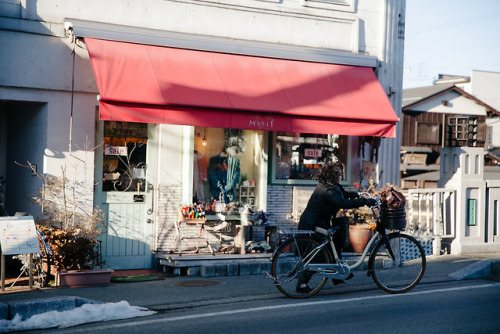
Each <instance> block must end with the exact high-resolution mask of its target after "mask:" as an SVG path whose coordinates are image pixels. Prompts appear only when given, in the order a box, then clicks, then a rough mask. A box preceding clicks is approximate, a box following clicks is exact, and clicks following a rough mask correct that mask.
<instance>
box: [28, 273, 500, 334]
mask: <svg viewBox="0 0 500 334" xmlns="http://www.w3.org/2000/svg"><path fill="white" fill-rule="evenodd" d="M275 297H276V296H275ZM499 301H500V283H499V282H494V281H488V280H470V281H458V282H446V283H444V282H443V283H433V284H426V285H420V286H418V287H417V288H415V289H414V290H412V291H410V292H408V293H406V294H401V295H391V294H387V293H385V292H383V291H380V290H368V291H362V290H357V291H345V292H344V293H340V294H339V293H338V291H337V293H336V292H335V290H334V289H325V291H322V293H321V294H319V295H317V296H314V297H312V298H309V299H305V300H294V299H290V298H286V297H276V298H272V299H269V298H253V299H252V298H248V299H246V300H244V299H240V300H233V301H230V300H228V301H227V302H226V303H213V304H212V305H205V306H201V307H197V306H189V307H186V308H179V309H168V310H160V311H159V312H158V313H157V314H156V315H153V316H150V317H145V318H136V319H128V320H122V321H113V322H106V323H95V324H87V325H82V326H79V327H74V328H70V329H58V330H49V331H37V332H38V333H49V332H50V333H83V332H92V333H104V332H105V333H109V334H111V333H120V334H124V333H139V332H140V333H152V332H156V333H322V332H340V333H385V334H387V333H498V331H499V329H500V303H499Z"/></svg>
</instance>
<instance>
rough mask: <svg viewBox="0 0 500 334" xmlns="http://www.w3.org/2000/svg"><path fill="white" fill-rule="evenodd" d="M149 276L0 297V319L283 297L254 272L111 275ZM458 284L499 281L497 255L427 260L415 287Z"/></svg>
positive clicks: (361, 280) (364, 287)
mask: <svg viewBox="0 0 500 334" xmlns="http://www.w3.org/2000/svg"><path fill="white" fill-rule="evenodd" d="M150 273H155V274H157V275H159V276H160V277H159V278H160V279H158V280H153V281H145V282H134V283H111V285H110V286H107V287H89V288H74V289H62V288H58V287H56V288H53V287H48V288H43V289H33V290H29V289H28V290H27V289H24V290H17V291H12V292H9V291H7V292H5V293H0V319H1V318H2V303H3V312H4V313H3V314H4V317H3V318H4V319H6V317H7V314H9V311H8V310H9V309H8V307H9V305H10V304H12V305H14V306H16V307H17V309H18V310H20V309H24V310H25V311H23V312H25V313H24V315H25V317H27V316H29V312H30V311H29V308H30V307H31V306H29V305H34V304H36V305H38V309H39V310H40V309H43V308H44V307H47V308H49V307H52V308H53V307H54V303H57V300H59V302H60V304H61V305H63V306H61V308H62V309H63V308H68V307H75V306H76V305H78V304H81V303H85V302H89V301H96V302H105V303H107V302H119V301H122V300H125V301H127V302H128V303H129V304H130V305H134V306H143V307H148V308H151V309H154V310H169V309H179V308H186V307H193V306H202V305H213V304H221V303H228V302H237V301H245V300H273V299H277V298H286V297H285V296H283V295H282V294H281V293H280V292H279V291H278V290H277V289H276V288H275V287H274V285H273V282H272V280H271V279H267V278H265V274H264V273H263V272H262V271H260V272H257V270H255V271H253V272H252V274H249V275H247V276H241V275H240V276H212V277H203V276H196V277H193V276H172V275H165V274H164V273H161V272H153V271H117V272H116V274H115V275H144V274H150ZM249 273H250V272H249ZM462 279H494V280H499V281H500V253H491V254H480V255H462V256H453V255H442V256H438V257H435V256H429V257H427V268H426V272H425V275H424V278H423V279H422V281H421V283H420V284H429V283H446V282H453V281H455V280H462ZM25 288H26V287H25ZM416 289H418V286H417V287H416ZM369 290H378V288H377V286H376V285H375V283H374V282H373V281H372V279H371V278H370V277H367V275H366V272H357V271H356V272H355V277H354V278H353V279H352V280H350V281H349V282H348V283H347V284H342V285H338V286H335V287H334V286H333V285H332V284H327V286H325V288H324V291H325V292H324V291H321V292H320V294H322V293H323V292H324V293H328V294H333V295H334V294H337V293H338V294H341V293H349V292H350V291H369ZM37 301H38V303H37ZM44 305H45V306H44ZM6 308H7V309H6ZM56 309H57V308H56ZM6 310H7V311H6ZM33 312H35V310H33ZM36 312H39V311H36Z"/></svg>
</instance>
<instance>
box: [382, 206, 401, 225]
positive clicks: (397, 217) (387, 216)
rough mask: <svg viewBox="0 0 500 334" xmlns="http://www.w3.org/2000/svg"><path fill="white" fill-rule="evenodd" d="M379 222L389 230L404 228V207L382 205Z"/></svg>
mask: <svg viewBox="0 0 500 334" xmlns="http://www.w3.org/2000/svg"><path fill="white" fill-rule="evenodd" d="M380 223H381V224H382V226H383V227H384V228H386V229H389V230H404V229H405V228H406V210H405V208H404V207H402V208H396V209H391V208H387V207H382V208H381V210H380Z"/></svg>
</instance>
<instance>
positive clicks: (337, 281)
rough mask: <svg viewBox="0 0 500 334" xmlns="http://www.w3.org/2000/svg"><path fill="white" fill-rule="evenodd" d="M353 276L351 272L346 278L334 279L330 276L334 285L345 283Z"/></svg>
mask: <svg viewBox="0 0 500 334" xmlns="http://www.w3.org/2000/svg"><path fill="white" fill-rule="evenodd" d="M353 277H354V274H353V273H349V276H347V278H346V279H335V278H332V282H333V284H334V285H339V284H344V283H347V281H348V280H350V279H351V278H353Z"/></svg>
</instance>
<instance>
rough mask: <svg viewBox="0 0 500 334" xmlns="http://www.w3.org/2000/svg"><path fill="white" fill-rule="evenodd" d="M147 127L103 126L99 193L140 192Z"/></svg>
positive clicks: (126, 123)
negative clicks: (101, 191) (100, 186)
mask: <svg viewBox="0 0 500 334" xmlns="http://www.w3.org/2000/svg"><path fill="white" fill-rule="evenodd" d="M147 134H148V125H147V124H143V123H128V122H104V148H103V155H104V156H103V174H102V175H103V182H102V190H103V191H144V189H145V183H146V182H145V178H146V168H147V165H146V147H147V141H148V137H147Z"/></svg>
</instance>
